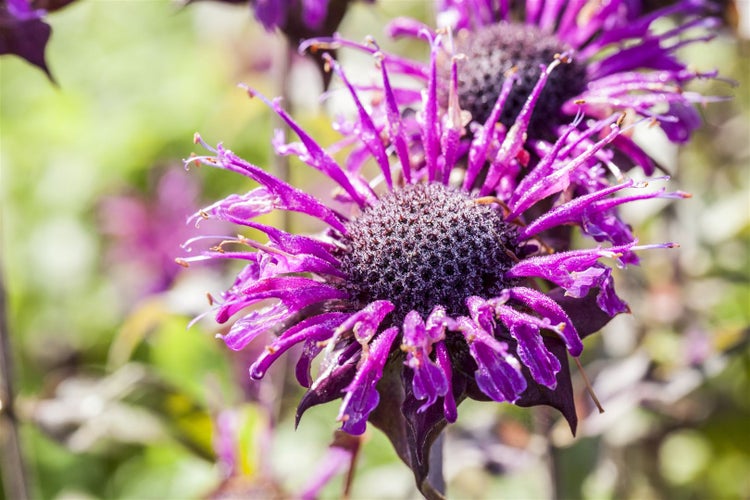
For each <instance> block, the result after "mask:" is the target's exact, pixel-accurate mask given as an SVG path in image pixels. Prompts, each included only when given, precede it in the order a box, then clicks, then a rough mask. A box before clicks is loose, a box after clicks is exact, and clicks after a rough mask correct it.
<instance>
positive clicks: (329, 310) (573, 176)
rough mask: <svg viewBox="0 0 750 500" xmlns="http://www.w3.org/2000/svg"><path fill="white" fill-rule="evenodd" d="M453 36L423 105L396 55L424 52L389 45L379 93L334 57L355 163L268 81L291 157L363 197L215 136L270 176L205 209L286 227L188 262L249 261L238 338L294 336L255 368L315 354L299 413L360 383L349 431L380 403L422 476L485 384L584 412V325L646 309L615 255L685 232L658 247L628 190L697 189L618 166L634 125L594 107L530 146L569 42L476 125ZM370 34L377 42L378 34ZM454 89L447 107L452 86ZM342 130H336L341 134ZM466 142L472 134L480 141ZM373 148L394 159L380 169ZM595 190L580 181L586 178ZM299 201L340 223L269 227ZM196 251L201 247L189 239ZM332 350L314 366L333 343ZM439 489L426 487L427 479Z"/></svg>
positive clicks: (229, 305)
mask: <svg viewBox="0 0 750 500" xmlns="http://www.w3.org/2000/svg"><path fill="white" fill-rule="evenodd" d="M443 42H444V38H443V37H442V36H440V35H438V34H434V36H432V37H431V38H430V43H431V47H432V50H431V58H430V62H429V64H428V66H427V70H426V89H425V91H424V92H422V93H420V95H421V102H420V103H419V110H418V112H416V113H414V112H412V111H413V108H412V104H409V105H406V104H404V103H405V102H410V101H411V99H410V98H406V99H404V92H405V91H403V90H402V89H396V88H394V86H392V85H391V74H390V73H391V67H395V68H396V69H397V71H399V72H402V71H403V70H404V69H405V68H407V65H408V62H406V61H403V60H401V59H399V58H397V57H395V56H392V55H388V54H384V53H382V52H380V51H378V50H373V54H374V59H375V61H376V64H377V66H379V68H380V74H381V81H380V85H379V86H377V88H378V89H379V92H378V93H377V99H374V100H373V103H372V105H371V106H370V109H369V110H368V107H367V106H366V104H365V102H363V100H362V97H361V94H362V92H361V91H358V90H357V89H356V88H355V86H354V85H353V84H352V83H351V82H350V81H349V79H348V77H347V75H346V74H345V72H344V71H343V70H342V68H341V67H340V65H339V64H338V63H337V62H335V61H334V60H333V59H332V58H329V59H328V64H329V65H330V66H331V67H332V68H333V70H334V71H335V73H336V74H337V75H338V76H339V78H340V79H341V81H342V82H343V84H344V86H345V87H346V89H347V91H348V93H349V94H350V96H351V99H352V102H353V105H354V108H355V109H356V117H355V118H354V121H353V122H348V123H345V122H339V123H337V126H338V127H339V129H340V130H341V131H342V132H343V133H344V136H345V139H344V143H356V144H358V146H355V147H354V148H353V150H352V152H351V153H350V154H349V156H348V157H347V160H346V162H345V163H344V164H343V165H340V164H339V163H337V161H336V160H335V159H334V157H333V156H332V153H331V152H329V151H328V150H326V149H325V148H324V147H322V146H321V145H320V144H319V143H318V142H317V141H316V140H315V139H313V138H312V137H311V136H310V135H309V134H308V133H307V132H306V131H305V130H304V129H303V128H302V127H300V125H299V124H298V123H297V122H296V121H295V120H294V119H293V118H292V117H291V116H289V115H288V114H287V113H286V111H284V109H283V108H282V106H281V103H280V102H279V100H273V101H269V100H268V99H266V98H265V97H263V96H262V95H260V94H258V93H257V92H255V91H253V90H252V89H248V93H249V95H250V96H258V97H260V98H261V99H262V100H263V101H264V102H265V103H266V104H267V105H268V106H270V107H271V108H272V109H273V110H274V111H275V112H276V113H277V114H278V116H279V117H280V118H281V119H282V120H283V121H284V122H285V123H286V124H287V125H288V126H289V127H290V129H291V130H292V131H294V133H295V134H296V135H297V136H298V138H299V142H292V143H286V142H285V141H284V138H283V137H282V136H280V135H279V136H277V138H276V140H275V141H274V146H275V149H276V152H277V154H280V155H294V156H296V157H297V158H299V159H300V160H301V161H302V162H304V163H305V164H307V165H309V166H310V167H312V168H314V169H316V170H318V171H320V172H322V173H323V174H325V175H326V176H327V177H328V178H330V179H331V181H333V182H334V183H335V184H336V186H335V187H336V188H337V192H338V194H337V201H338V203H339V204H340V205H341V207H343V209H337V208H333V207H330V206H327V205H326V204H324V203H323V202H322V201H320V200H319V199H317V198H315V197H314V196H312V195H310V194H308V193H306V192H304V191H301V190H299V189H297V188H295V187H293V186H291V185H289V184H288V183H286V182H284V181H282V180H280V179H278V178H276V177H274V176H272V175H271V174H269V173H267V172H266V171H264V170H263V169H262V168H260V167H258V166H256V165H252V164H250V163H248V162H247V161H245V160H243V159H241V158H239V157H238V156H237V155H235V154H234V153H232V152H231V151H230V150H229V149H227V148H225V147H224V146H223V145H221V144H219V145H218V146H216V147H215V148H213V147H211V146H209V145H208V144H207V143H205V142H204V141H203V140H202V139H201V138H200V137H199V136H196V141H197V142H198V143H199V144H201V145H202V146H203V147H204V148H206V149H207V150H209V151H210V152H211V154H210V155H205V156H194V157H192V158H190V159H189V160H187V162H186V164H187V165H190V164H193V163H199V164H205V165H210V166H214V167H218V168H223V169H226V170H230V171H233V172H236V173H239V174H242V175H244V176H246V177H248V178H250V179H252V180H253V181H255V182H257V183H258V184H259V186H258V187H256V188H254V189H252V190H251V191H249V192H248V193H246V194H242V195H239V194H237V195H231V196H229V197H227V198H226V199H224V200H221V201H219V202H217V203H215V204H213V205H211V206H209V207H207V208H205V209H203V210H201V211H200V212H198V213H197V214H196V215H195V217H194V218H193V220H194V222H196V223H198V222H200V220H201V219H204V218H217V219H221V220H225V221H229V222H231V223H234V224H238V225H240V226H244V227H247V228H251V229H254V230H257V231H260V232H261V233H264V234H266V235H267V236H268V241H267V242H259V241H255V240H251V239H249V238H246V237H244V236H241V235H240V236H237V237H233V238H225V239H223V241H221V242H220V243H219V244H218V245H216V246H215V247H213V248H211V249H210V250H208V251H203V252H199V253H198V254H197V255H194V256H189V257H187V258H185V259H181V262H182V263H183V264H189V263H191V262H196V261H204V260H213V259H227V258H230V259H240V260H242V261H244V262H246V266H245V268H244V269H243V270H242V271H241V272H240V273H239V275H238V276H237V278H236V280H235V282H234V284H233V286H232V287H231V288H230V289H228V290H227V291H226V292H224V293H223V294H222V295H221V297H220V298H219V299H218V300H217V304H216V319H217V321H219V322H220V323H224V322H227V321H230V320H232V319H234V318H235V316H237V315H241V317H240V318H239V319H236V321H234V323H233V324H232V326H231V328H230V330H229V331H228V333H226V334H225V335H222V336H221V338H222V339H223V340H224V341H225V342H226V344H227V345H228V346H229V347H230V348H231V349H235V350H239V349H242V348H244V347H245V346H246V345H248V344H249V343H250V342H252V341H253V340H254V339H255V338H257V337H258V336H259V335H260V334H262V333H264V332H267V331H269V330H274V331H275V332H277V333H278V336H277V338H276V339H275V340H274V341H273V342H272V343H271V344H270V345H268V346H267V347H266V349H265V351H264V352H263V353H262V354H261V355H260V356H259V358H258V359H257V360H256V361H255V362H254V363H253V365H252V366H251V367H250V375H251V377H253V378H255V379H260V378H262V377H263V376H264V374H265V373H266V371H267V370H268V368H269V367H270V366H271V364H272V363H274V362H275V361H276V360H277V359H278V358H279V357H280V356H282V355H283V354H284V353H285V352H287V351H288V350H289V349H291V348H292V347H294V346H301V354H300V358H299V361H298V362H297V366H296V377H297V380H298V381H299V383H300V384H301V385H302V386H304V387H307V388H308V391H307V393H306V394H305V396H304V397H303V398H302V401H301V402H300V405H299V407H298V414H297V418H298V420H299V418H300V417H301V416H302V414H303V413H304V412H305V411H306V410H307V409H308V408H310V407H312V406H314V405H317V404H321V403H325V402H329V401H332V400H334V399H339V398H342V403H341V407H340V411H339V415H338V420H339V421H340V422H341V429H342V430H344V431H346V432H348V433H350V434H361V433H362V432H364V430H365V428H366V423H367V421H368V420H370V421H372V422H374V423H375V424H376V425H378V426H379V427H381V428H383V429H384V430H385V432H386V433H387V434H388V435H389V437H390V438H391V439H392V440H393V441H394V444H395V445H396V448H397V450H398V451H399V453H400V454H401V456H402V458H404V460H405V461H406V462H407V463H409V464H410V466H411V467H412V469H413V470H414V471H415V475H416V476H417V481H418V484H419V485H420V488H423V487H424V488H427V486H425V485H424V484H423V480H424V478H425V477H426V474H427V470H428V468H429V464H428V461H427V456H428V455H427V454H428V451H429V447H430V445H431V443H432V441H433V440H434V439H435V437H436V435H437V434H439V432H440V430H442V428H443V427H444V426H445V425H446V423H447V422H453V421H455V420H456V418H457V415H458V410H457V406H458V405H459V403H460V402H461V401H462V400H463V399H465V398H467V397H468V398H473V399H477V400H494V401H498V402H510V403H515V404H517V405H521V406H532V405H538V404H548V405H551V406H553V407H555V408H557V409H559V410H560V411H561V412H562V414H563V415H564V416H565V418H566V419H567V420H568V422H569V423H570V425H571V428H573V429H574V428H575V424H576V415H575V409H574V407H573V392H572V386H571V380H570V372H569V369H568V357H567V356H568V354H570V355H572V356H574V357H577V356H578V355H580V353H581V351H582V349H583V344H582V342H581V340H582V338H583V337H585V336H586V335H589V334H591V333H593V332H595V331H597V330H598V329H599V328H600V327H601V326H602V325H603V324H605V323H606V322H607V321H608V320H609V318H611V317H612V316H614V315H616V314H618V313H620V312H624V311H627V305H626V304H625V302H624V301H623V300H622V299H621V298H619V297H618V296H617V294H616V292H615V288H614V283H613V278H612V269H611V268H610V267H609V266H608V265H607V264H606V262H607V261H614V262H615V263H616V264H617V265H618V266H620V267H624V266H626V265H627V264H630V263H634V262H636V258H635V252H636V251H638V250H642V249H645V248H655V247H659V248H669V247H671V246H672V244H669V243H666V244H658V245H650V246H638V245H637V241H636V239H635V238H634V237H633V235H632V234H631V232H630V228H629V227H628V226H627V225H626V224H624V223H623V222H622V221H621V220H620V219H619V217H618V216H617V210H616V209H617V207H618V206H619V205H622V204H626V203H631V202H634V201H637V200H643V199H654V198H681V197H684V196H685V195H684V193H679V192H677V193H667V192H665V191H664V189H656V190H655V189H652V188H651V187H650V185H649V183H647V182H637V181H635V180H633V179H626V178H624V177H620V178H618V179H616V180H615V182H614V183H609V182H606V176H605V175H603V172H605V171H606V169H605V168H604V167H603V166H602V162H601V161H600V160H599V159H598V158H599V156H598V155H599V154H600V153H601V152H602V151H603V150H604V148H605V147H607V146H608V145H611V144H612V143H614V142H615V141H616V140H617V139H618V138H621V137H623V128H624V126H623V122H622V115H613V116H611V117H608V118H606V119H605V118H603V119H601V120H597V121H594V122H593V123H591V124H589V125H588V126H586V125H584V124H583V123H582V118H581V116H580V115H579V116H578V117H577V118H576V119H575V120H573V121H572V123H570V124H568V125H567V126H566V127H563V129H562V131H561V135H560V137H559V138H558V139H557V140H555V142H554V143H552V144H550V146H549V147H548V148H540V149H539V150H538V151H537V153H538V154H539V159H538V161H534V162H529V161H528V157H529V152H528V149H527V148H528V147H529V142H528V141H526V137H528V135H529V130H528V129H529V124H530V119H529V117H530V116H531V114H532V113H533V111H534V108H535V106H536V104H537V103H538V101H539V96H540V94H541V92H542V91H543V89H544V88H545V87H546V86H547V85H549V75H550V74H551V73H552V71H553V70H554V69H555V68H556V67H557V66H558V65H560V64H562V63H563V61H562V58H559V57H558V58H556V59H554V60H553V61H551V62H550V63H549V64H547V65H546V66H545V67H544V68H543V69H542V71H541V72H540V75H539V78H538V80H537V81H536V83H535V85H534V87H533V88H532V90H531V93H530V94H529V96H528V97H527V98H526V100H525V101H524V104H523V106H522V108H521V110H520V112H519V114H518V118H517V119H516V121H515V122H514V124H513V125H512V126H511V127H510V128H509V129H508V128H505V127H502V126H500V127H499V126H497V125H496V124H497V121H498V117H499V116H500V115H501V113H502V111H503V109H504V108H505V106H506V105H507V103H508V99H509V95H510V94H511V93H512V92H513V89H514V88H515V85H516V82H517V80H518V77H517V75H516V74H514V73H513V72H511V73H509V77H508V78H507V79H506V80H505V81H504V82H503V85H502V88H501V92H500V93H499V95H498V96H497V99H496V101H495V103H494V105H493V106H492V111H491V113H490V115H489V116H488V117H487V118H486V120H485V121H484V122H483V123H479V124H476V123H475V124H474V126H473V127H472V139H471V141H470V142H469V143H468V145H467V143H466V141H463V140H462V136H463V135H464V133H465V126H464V123H465V122H464V120H462V112H461V111H462V110H461V108H460V104H459V99H458V88H459V78H458V74H459V70H458V61H459V59H460V58H458V57H451V58H450V69H449V73H450V78H449V80H448V81H447V82H446V81H445V80H443V79H442V78H441V76H440V75H439V71H438V64H439V60H440V57H441V54H443V53H444V52H445V50H448V49H446V46H445V44H444V43H443ZM368 47H375V46H374V45H372V46H368ZM444 85H445V88H443V89H442V90H443V91H444V92H445V93H446V94H447V96H448V97H447V100H446V102H447V106H445V107H442V106H441V97H440V94H441V90H440V89H441V87H443V86H444ZM340 147H341V144H338V145H336V148H340ZM462 149H464V150H462ZM367 160H371V161H372V163H374V164H375V165H377V166H378V167H379V174H378V176H376V177H375V178H374V179H368V178H367V176H366V175H365V173H364V171H363V168H362V167H363V165H364V164H365V162H366V161H367ZM585 179H593V180H592V181H591V182H589V183H588V184H587V185H588V186H589V191H588V192H587V193H585V194H583V195H572V193H571V191H570V187H571V185H572V184H574V183H578V184H581V183H585ZM276 210H281V211H292V212H299V213H302V214H305V215H307V216H310V217H312V218H315V219H317V220H318V221H320V222H321V223H323V224H325V225H326V226H327V229H326V230H325V231H324V232H322V233H321V234H317V235H301V234H292V233H289V232H286V231H284V230H283V229H280V228H277V227H273V226H270V225H268V224H264V223H262V222H260V221H259V220H258V217H260V216H262V215H265V214H268V213H270V212H273V211H276ZM567 226H574V227H578V228H579V229H580V231H581V233H582V234H583V235H585V236H588V237H591V238H592V239H594V240H596V241H597V242H599V244H597V245H595V246H593V247H591V248H587V249H579V250H570V249H564V251H555V249H554V248H553V246H551V245H549V244H547V243H546V241H545V239H546V237H547V236H549V235H551V234H554V232H555V230H556V229H558V228H560V227H567ZM188 250H189V248H188ZM316 358H319V359H320V365H319V369H318V373H317V375H316V376H313V374H312V373H311V367H312V366H313V360H314V359H316ZM423 491H424V490H423Z"/></svg>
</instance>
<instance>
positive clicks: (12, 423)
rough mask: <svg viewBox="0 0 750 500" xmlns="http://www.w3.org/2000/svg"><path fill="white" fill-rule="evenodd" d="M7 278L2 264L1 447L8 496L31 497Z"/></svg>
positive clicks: (0, 349)
mask: <svg viewBox="0 0 750 500" xmlns="http://www.w3.org/2000/svg"><path fill="white" fill-rule="evenodd" d="M7 312H8V311H7V307H6V293H5V278H4V275H3V269H2V265H0V378H1V379H2V380H1V381H0V449H2V459H0V463H2V477H3V485H4V486H5V488H4V490H5V498H13V499H17V500H25V499H27V498H29V487H28V479H27V476H26V466H25V463H24V459H23V452H22V450H21V439H20V435H19V432H18V418H17V416H16V412H15V406H14V399H15V396H14V394H15V393H14V391H13V364H12V357H13V356H12V351H11V346H10V334H9V330H8V315H7Z"/></svg>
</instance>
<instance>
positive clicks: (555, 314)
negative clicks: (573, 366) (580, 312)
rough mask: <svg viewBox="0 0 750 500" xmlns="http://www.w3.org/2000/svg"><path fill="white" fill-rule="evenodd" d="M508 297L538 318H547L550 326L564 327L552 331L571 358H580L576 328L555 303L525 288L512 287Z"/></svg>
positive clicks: (581, 350)
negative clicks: (520, 303) (560, 325)
mask: <svg viewBox="0 0 750 500" xmlns="http://www.w3.org/2000/svg"><path fill="white" fill-rule="evenodd" d="M509 292H510V297H511V298H513V299H515V300H518V301H519V302H522V303H523V304H524V305H525V306H527V307H528V308H529V309H531V310H532V311H534V312H536V313H537V314H539V315H540V316H543V317H545V318H548V319H549V320H550V322H551V323H552V324H563V325H564V327H562V328H560V329H556V330H554V331H555V332H557V333H558V335H559V336H560V338H561V339H562V341H563V342H565V346H566V347H567V348H568V351H569V352H570V354H571V355H572V356H576V357H577V356H580V355H581V352H583V343H582V342H581V338H580V337H579V335H578V332H577V331H576V327H575V326H574V325H573V323H572V322H571V321H570V318H569V317H568V315H567V314H566V313H565V311H564V310H563V309H562V307H560V306H559V305H558V304H557V302H555V301H554V300H552V299H551V298H549V296H547V295H545V294H543V293H542V292H539V291H537V290H533V289H531V288H525V287H513V288H511V289H510V290H509Z"/></svg>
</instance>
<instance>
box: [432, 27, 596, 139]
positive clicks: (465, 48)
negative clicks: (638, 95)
mask: <svg viewBox="0 0 750 500" xmlns="http://www.w3.org/2000/svg"><path fill="white" fill-rule="evenodd" d="M566 51H567V52H570V48H569V47H567V46H566V45H565V44H564V43H562V42H561V41H560V40H558V39H557V38H556V37H555V36H553V35H547V34H544V33H542V31H541V30H540V29H539V28H537V27H535V26H530V25H526V24H516V23H509V22H500V23H498V24H493V25H490V26H485V27H483V28H480V29H478V30H477V31H474V32H469V31H462V32H461V33H459V34H458V35H457V37H456V53H462V54H464V55H466V58H465V59H463V60H461V61H459V62H458V97H459V104H460V106H461V109H464V110H466V111H469V112H470V113H471V116H472V118H473V119H474V120H475V121H478V122H479V123H484V122H485V121H486V120H487V118H488V117H489V116H490V113H491V112H492V108H493V107H494V106H495V102H496V101H497V98H498V96H499V95H500V89H501V88H502V86H503V82H504V81H505V74H506V72H507V71H508V70H510V69H511V68H513V67H514V66H515V67H516V68H517V69H518V78H517V80H516V83H515V85H514V86H513V90H512V91H511V93H510V95H509V96H508V100H507V101H506V103H505V106H504V108H503V110H502V114H501V116H500V122H501V123H502V124H503V125H505V126H506V127H510V126H511V125H512V124H513V123H514V122H515V120H516V117H517V116H518V114H519V113H520V111H521V108H522V107H523V104H524V103H525V102H526V99H527V98H528V96H529V94H531V91H532V90H533V88H534V86H535V85H536V83H537V81H538V80H539V75H540V74H541V69H540V65H544V66H546V65H548V64H549V63H551V62H552V61H554V59H555V54H562V53H563V52H566ZM441 71H442V73H443V75H444V77H445V78H446V81H448V80H447V78H448V77H449V75H450V66H449V62H445V63H444V64H443V65H442V69H441ZM585 85H586V67H585V66H584V65H582V64H579V63H577V62H576V61H575V60H573V61H572V62H570V63H567V64H566V63H563V64H561V65H560V67H558V68H555V70H554V71H552V73H551V75H550V77H549V79H548V80H547V84H546V85H545V86H544V89H543V90H542V93H541V95H540V96H539V100H538V101H537V103H536V106H535V108H534V112H533V113H532V115H531V124H530V126H529V135H530V136H534V135H536V136H539V135H541V134H542V133H543V132H544V131H545V129H547V130H548V129H549V127H550V126H551V125H556V124H558V123H560V122H562V121H564V120H566V119H567V118H565V117H564V116H561V113H560V107H561V106H562V104H563V103H564V102H565V101H567V100H568V99H570V98H571V97H575V96H576V95H578V94H579V93H580V92H581V91H583V90H584V88H585ZM441 87H442V89H443V90H442V91H443V93H444V95H443V96H441V99H443V100H444V102H445V103H447V85H442V86H441Z"/></svg>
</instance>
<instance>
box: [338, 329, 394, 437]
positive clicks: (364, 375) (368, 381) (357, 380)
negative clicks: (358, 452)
mask: <svg viewBox="0 0 750 500" xmlns="http://www.w3.org/2000/svg"><path fill="white" fill-rule="evenodd" d="M396 335H398V328H397V327H395V326H392V327H391V328H388V329H387V330H385V331H384V332H383V333H381V334H380V335H378V336H377V337H375V339H374V340H373V341H372V343H371V344H369V351H366V352H363V354H362V356H363V357H362V361H361V364H360V366H359V368H358V370H357V374H356V375H355V376H354V380H352V382H351V384H349V386H348V387H347V388H346V389H344V392H346V396H344V401H343V402H342V403H341V409H340V411H339V415H338V418H337V420H339V421H340V422H341V429H342V430H343V431H345V432H348V433H349V434H354V435H359V434H362V433H363V432H365V429H366V427H367V417H368V416H369V415H370V412H372V410H374V409H375V407H376V406H378V401H380V395H379V394H378V391H377V389H375V386H376V385H377V383H378V380H380V378H381V377H382V376H383V367H384V366H385V362H386V361H387V360H388V354H389V353H390V350H391V344H393V341H394V339H395V338H396Z"/></svg>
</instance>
